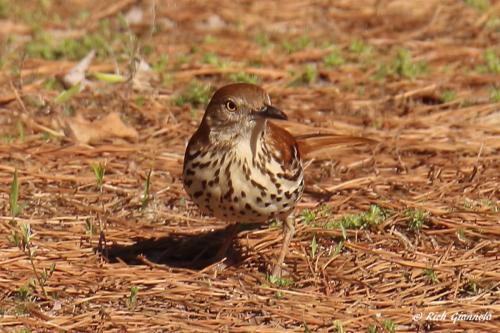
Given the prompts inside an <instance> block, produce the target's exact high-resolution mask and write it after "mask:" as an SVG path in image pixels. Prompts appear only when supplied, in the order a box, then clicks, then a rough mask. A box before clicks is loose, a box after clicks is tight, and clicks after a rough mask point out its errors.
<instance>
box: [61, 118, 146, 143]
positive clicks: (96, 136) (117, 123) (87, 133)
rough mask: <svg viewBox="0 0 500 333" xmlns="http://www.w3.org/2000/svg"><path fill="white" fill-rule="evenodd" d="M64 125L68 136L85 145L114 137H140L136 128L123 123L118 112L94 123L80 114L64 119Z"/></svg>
mask: <svg viewBox="0 0 500 333" xmlns="http://www.w3.org/2000/svg"><path fill="white" fill-rule="evenodd" d="M62 124H63V127H64V132H65V133H66V135H67V136H69V137H71V138H73V139H75V140H76V141H78V142H80V143H85V144H90V143H97V142H100V141H103V140H105V139H109V138H113V137H118V138H124V139H137V138H138V137H139V133H137V131H136V130H135V128H133V127H131V126H129V125H126V124H125V123H124V122H123V121H122V119H121V118H120V114H119V113H118V112H112V113H110V114H108V115H107V116H106V117H104V118H102V119H97V120H94V121H88V120H86V119H85V118H83V116H81V115H80V114H78V115H76V116H75V117H67V118H64V119H63V121H62Z"/></svg>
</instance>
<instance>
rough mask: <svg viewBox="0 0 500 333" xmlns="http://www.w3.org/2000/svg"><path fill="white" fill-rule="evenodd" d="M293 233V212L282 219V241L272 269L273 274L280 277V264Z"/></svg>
mask: <svg viewBox="0 0 500 333" xmlns="http://www.w3.org/2000/svg"><path fill="white" fill-rule="evenodd" d="M294 233H295V218H294V216H293V214H290V215H288V216H287V217H286V219H285V221H283V243H282V245H281V251H280V255H279V257H278V261H277V262H276V265H275V266H274V269H273V276H276V277H281V266H282V265H283V261H284V260H285V256H286V255H287V253H288V247H289V246H290V241H291V240H292V237H293V234H294Z"/></svg>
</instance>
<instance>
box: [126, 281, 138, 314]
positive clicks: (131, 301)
mask: <svg viewBox="0 0 500 333" xmlns="http://www.w3.org/2000/svg"><path fill="white" fill-rule="evenodd" d="M138 294H139V288H138V287H136V286H133V287H130V295H129V296H128V300H127V305H128V307H129V309H133V308H135V307H136V305H137V296H138Z"/></svg>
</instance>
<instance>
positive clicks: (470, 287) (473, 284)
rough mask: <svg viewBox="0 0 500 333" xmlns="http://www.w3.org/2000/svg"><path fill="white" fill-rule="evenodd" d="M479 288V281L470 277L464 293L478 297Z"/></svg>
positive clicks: (464, 287)
mask: <svg viewBox="0 0 500 333" xmlns="http://www.w3.org/2000/svg"><path fill="white" fill-rule="evenodd" d="M479 288H480V286H479V281H478V280H477V279H476V278H475V277H469V278H467V282H466V283H465V285H464V286H463V291H464V292H466V293H467V294H469V295H477V294H478V293H479Z"/></svg>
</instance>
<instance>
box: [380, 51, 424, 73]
mask: <svg viewBox="0 0 500 333" xmlns="http://www.w3.org/2000/svg"><path fill="white" fill-rule="evenodd" d="M426 71H427V64H426V63H425V62H423V61H419V62H414V61H413V59H412V55H411V52H410V51H409V50H407V49H400V50H399V51H398V53H397V54H396V56H395V58H394V59H393V61H392V62H391V63H390V64H382V65H380V66H379V68H378V69H377V71H376V73H375V75H374V76H373V78H374V79H375V80H383V79H385V78H387V77H399V78H406V79H410V80H413V79H415V78H416V77H418V76H419V75H421V74H423V73H425V72H426Z"/></svg>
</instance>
